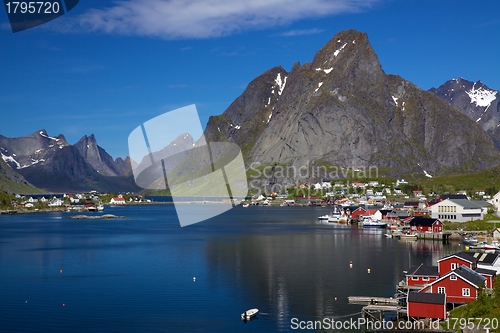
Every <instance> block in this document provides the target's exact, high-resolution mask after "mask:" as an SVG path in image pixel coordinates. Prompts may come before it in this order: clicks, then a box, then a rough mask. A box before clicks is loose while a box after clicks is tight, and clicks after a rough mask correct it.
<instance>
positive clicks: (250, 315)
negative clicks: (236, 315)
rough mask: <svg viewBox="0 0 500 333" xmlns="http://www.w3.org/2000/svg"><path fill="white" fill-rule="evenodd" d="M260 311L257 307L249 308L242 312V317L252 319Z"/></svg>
mask: <svg viewBox="0 0 500 333" xmlns="http://www.w3.org/2000/svg"><path fill="white" fill-rule="evenodd" d="M258 312H259V309H255V308H254V309H250V310H247V311H245V312H243V313H242V314H241V319H242V320H250V319H252V318H254V317H255V316H256V315H257V313H258Z"/></svg>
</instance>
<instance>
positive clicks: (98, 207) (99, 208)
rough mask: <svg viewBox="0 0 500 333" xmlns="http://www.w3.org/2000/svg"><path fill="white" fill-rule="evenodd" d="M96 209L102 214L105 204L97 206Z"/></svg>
mask: <svg viewBox="0 0 500 333" xmlns="http://www.w3.org/2000/svg"><path fill="white" fill-rule="evenodd" d="M96 208H97V211H99V212H102V211H103V210H104V205H103V204H99V205H97V206H96Z"/></svg>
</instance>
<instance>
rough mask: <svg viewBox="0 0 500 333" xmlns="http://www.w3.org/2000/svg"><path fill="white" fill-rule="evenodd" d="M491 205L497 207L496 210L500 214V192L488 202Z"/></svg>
mask: <svg viewBox="0 0 500 333" xmlns="http://www.w3.org/2000/svg"><path fill="white" fill-rule="evenodd" d="M488 202H489V203H490V204H492V205H493V206H495V210H496V211H497V212H500V191H499V192H498V193H497V194H495V195H494V196H493V198H491V199H490V200H488Z"/></svg>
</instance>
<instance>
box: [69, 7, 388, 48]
mask: <svg viewBox="0 0 500 333" xmlns="http://www.w3.org/2000/svg"><path fill="white" fill-rule="evenodd" d="M378 1H379V0H309V1H297V0H251V1H238V0H124V1H115V2H114V4H113V6H112V7H107V8H103V9H91V10H88V11H87V12H85V13H83V14H82V15H80V16H77V17H76V18H73V19H69V20H68V21H66V23H68V24H69V26H67V27H66V28H67V29H71V30H72V31H75V30H77V31H93V32H104V33H109V34H123V35H139V36H154V37H160V38H165V39H182V38H210V37H219V36H226V35H231V34H234V33H237V32H240V31H244V30H252V29H263V28H268V27H274V26H279V25H283V24H288V23H291V22H294V21H298V20H301V19H307V18H319V17H326V16H330V15H336V14H341V13H353V12H358V11H360V10H363V9H366V8H370V7H371V5H372V4H374V3H375V2H378ZM298 32H299V31H298Z"/></svg>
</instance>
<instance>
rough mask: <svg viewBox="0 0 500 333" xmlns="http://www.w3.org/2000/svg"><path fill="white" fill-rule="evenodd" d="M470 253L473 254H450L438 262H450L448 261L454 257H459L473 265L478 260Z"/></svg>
mask: <svg viewBox="0 0 500 333" xmlns="http://www.w3.org/2000/svg"><path fill="white" fill-rule="evenodd" d="M470 253H471V252H458V253H453V254H450V255H449V256H446V257H443V258H441V259H439V260H438V261H437V262H440V261H444V260H448V259H450V258H453V257H458V258H460V259H463V260H465V261H468V262H470V263H471V264H473V263H475V262H477V259H476V258H474V257H473V256H472V255H471V254H470Z"/></svg>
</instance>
